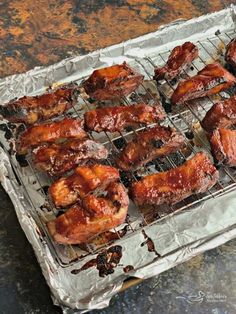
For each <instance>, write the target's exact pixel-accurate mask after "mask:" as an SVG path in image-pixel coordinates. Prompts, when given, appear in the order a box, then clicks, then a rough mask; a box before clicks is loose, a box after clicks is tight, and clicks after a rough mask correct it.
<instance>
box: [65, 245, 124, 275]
mask: <svg viewBox="0 0 236 314" xmlns="http://www.w3.org/2000/svg"><path fill="white" fill-rule="evenodd" d="M121 257H122V247H121V246H120V245H115V246H112V247H110V248H109V249H107V250H104V251H102V252H101V253H99V254H98V255H97V257H96V258H94V259H92V260H90V261H88V262H87V263H86V264H84V265H83V266H82V267H81V268H79V269H73V270H72V271H71V273H72V274H74V275H76V274H78V273H80V272H81V271H83V270H86V269H88V268H91V267H96V268H97V270H98V272H99V276H100V277H105V276H108V275H110V274H112V273H114V271H115V270H114V268H115V267H116V266H117V265H118V264H119V262H120V259H121Z"/></svg>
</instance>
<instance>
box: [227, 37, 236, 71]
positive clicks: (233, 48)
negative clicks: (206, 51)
mask: <svg viewBox="0 0 236 314" xmlns="http://www.w3.org/2000/svg"><path fill="white" fill-rule="evenodd" d="M225 61H226V62H228V63H229V64H231V65H232V66H233V67H234V68H235V67H236V38H234V39H232V40H231V42H230V43H229V44H228V45H227V47H226V54H225Z"/></svg>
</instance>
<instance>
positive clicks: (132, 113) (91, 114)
mask: <svg viewBox="0 0 236 314" xmlns="http://www.w3.org/2000/svg"><path fill="white" fill-rule="evenodd" d="M165 117H166V114H165V112H164V109H163V108H162V106H161V105H159V104H156V105H155V106H148V105H145V104H138V105H131V106H115V107H106V108H99V109H95V110H90V111H88V112H86V113H85V114H84V120H85V126H86V128H87V129H89V130H91V131H96V132H101V131H109V132H116V131H122V130H124V129H125V128H126V127H130V126H136V125H138V124H139V123H141V124H145V125H146V124H149V123H153V122H158V121H161V120H164V119H165Z"/></svg>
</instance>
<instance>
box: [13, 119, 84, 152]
mask: <svg viewBox="0 0 236 314" xmlns="http://www.w3.org/2000/svg"><path fill="white" fill-rule="evenodd" d="M83 126H84V122H83V120H80V119H72V118H65V119H63V120H60V121H55V122H51V123H44V124H39V125H35V126H31V127H30V128H28V129H27V130H26V131H25V132H23V133H22V135H21V137H20V140H19V145H18V153H19V154H27V152H28V151H29V149H30V148H33V147H36V146H38V145H41V144H43V143H47V142H55V141H57V140H59V139H66V138H77V139H83V138H86V137H87V133H86V132H85V131H84V129H83Z"/></svg>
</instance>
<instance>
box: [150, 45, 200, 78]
mask: <svg viewBox="0 0 236 314" xmlns="http://www.w3.org/2000/svg"><path fill="white" fill-rule="evenodd" d="M198 55H199V51H198V47H197V46H195V45H194V44H193V43H191V42H190V41H187V42H186V43H184V44H183V45H182V46H177V47H175V48H174V49H173V50H172V52H171V54H170V55H169V58H168V61H167V63H166V65H164V66H163V67H162V68H155V71H154V73H155V75H154V80H156V81H160V80H163V79H166V80H173V79H174V78H175V77H176V76H178V75H179V74H180V73H181V72H182V71H183V70H185V69H186V68H187V67H188V66H189V65H190V64H191V62H192V61H193V60H195V59H196V58H197V57H198Z"/></svg>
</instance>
